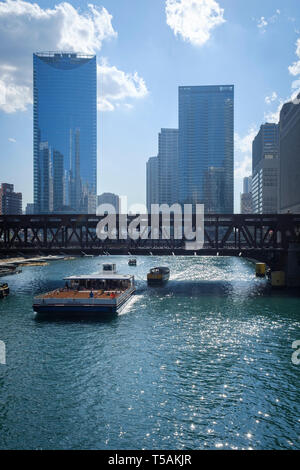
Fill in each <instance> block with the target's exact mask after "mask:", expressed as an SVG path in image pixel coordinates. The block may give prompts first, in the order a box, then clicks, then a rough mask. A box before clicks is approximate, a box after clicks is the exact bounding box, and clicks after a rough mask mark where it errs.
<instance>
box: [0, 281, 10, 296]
mask: <svg viewBox="0 0 300 470" xmlns="http://www.w3.org/2000/svg"><path fill="white" fill-rule="evenodd" d="M8 294H9V287H8V284H0V299H3V298H4V297H7V296H8Z"/></svg>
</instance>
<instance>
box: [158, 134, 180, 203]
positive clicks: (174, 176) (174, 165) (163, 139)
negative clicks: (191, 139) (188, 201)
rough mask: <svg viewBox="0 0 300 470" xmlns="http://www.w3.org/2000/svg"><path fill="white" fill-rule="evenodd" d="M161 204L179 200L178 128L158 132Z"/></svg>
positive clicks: (159, 195)
mask: <svg viewBox="0 0 300 470" xmlns="http://www.w3.org/2000/svg"><path fill="white" fill-rule="evenodd" d="M157 158H158V200H159V204H168V205H169V206H172V204H174V203H177V202H178V129H161V132H160V133H159V134H158V156H157Z"/></svg>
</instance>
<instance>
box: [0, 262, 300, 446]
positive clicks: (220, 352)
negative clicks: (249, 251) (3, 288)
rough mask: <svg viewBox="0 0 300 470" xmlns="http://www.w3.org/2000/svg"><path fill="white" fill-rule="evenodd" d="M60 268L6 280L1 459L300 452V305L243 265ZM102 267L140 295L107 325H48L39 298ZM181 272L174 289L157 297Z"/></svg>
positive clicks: (1, 311) (0, 318)
mask: <svg viewBox="0 0 300 470" xmlns="http://www.w3.org/2000/svg"><path fill="white" fill-rule="evenodd" d="M137 259H138V266H137V267H136V268H135V267H129V266H128V265H127V262H128V259H127V258H126V257H123V258H122V257H95V258H80V259H75V260H69V261H52V262H51V263H50V264H49V265H48V266H44V267H25V268H23V271H22V273H21V274H18V275H15V276H10V277H7V278H2V279H1V282H4V281H8V282H9V285H10V288H11V294H10V296H9V297H8V298H7V299H3V300H0V340H2V341H3V342H5V344H6V365H4V364H0V448H1V449H159V450H164V449H249V448H251V449H300V440H299V439H300V394H299V375H300V365H298V366H297V365H294V364H293V363H292V360H291V358H292V353H293V349H292V343H293V342H294V341H295V340H298V339H300V330H299V325H300V296H298V295H297V294H296V293H295V292H286V291H277V292H276V291H271V290H270V288H269V286H268V285H267V282H266V281H265V280H261V279H256V277H255V275H254V266H253V264H251V263H250V262H247V261H245V260H242V259H237V258H205V257H203V258H201V257H198V258H179V257H178V258H177V257H169V258H168V257H166V258H156V259H155V258H150V257H149V258H147V257H138V258H137ZM102 262H114V263H116V264H117V267H118V270H119V272H122V273H128V272H132V273H134V274H135V275H136V279H137V295H136V296H134V297H133V299H132V300H131V301H130V303H129V304H128V305H126V306H125V308H124V309H123V311H122V313H121V314H120V315H119V316H117V317H115V318H111V319H107V320H99V319H98V320H96V319H90V320H87V319H86V320H78V319H77V320H67V321H66V320H55V321H49V320H39V319H36V318H35V316H34V314H33V312H32V299H33V296H34V295H36V294H38V293H42V292H45V291H49V290H51V289H54V288H56V287H58V286H60V285H63V282H62V281H61V280H62V278H63V277H64V276H66V275H74V274H85V273H95V272H97V271H99V270H100V269H101V264H102ZM155 265H167V266H169V267H170V269H171V280H170V281H169V283H168V285H167V286H166V287H163V288H148V287H147V285H146V282H145V278H146V273H147V271H148V270H149V268H150V267H153V266H155Z"/></svg>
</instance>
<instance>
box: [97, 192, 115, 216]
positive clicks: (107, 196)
mask: <svg viewBox="0 0 300 470" xmlns="http://www.w3.org/2000/svg"><path fill="white" fill-rule="evenodd" d="M102 205H110V206H112V207H113V208H114V210H115V213H116V214H119V211H120V198H119V196H118V195H117V194H114V193H102V194H100V196H97V208H98V207H99V206H102Z"/></svg>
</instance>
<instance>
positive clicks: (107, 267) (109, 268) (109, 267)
mask: <svg viewBox="0 0 300 470" xmlns="http://www.w3.org/2000/svg"><path fill="white" fill-rule="evenodd" d="M102 271H103V272H104V273H111V274H112V273H116V272H117V266H116V265H115V264H114V263H104V264H102Z"/></svg>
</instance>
